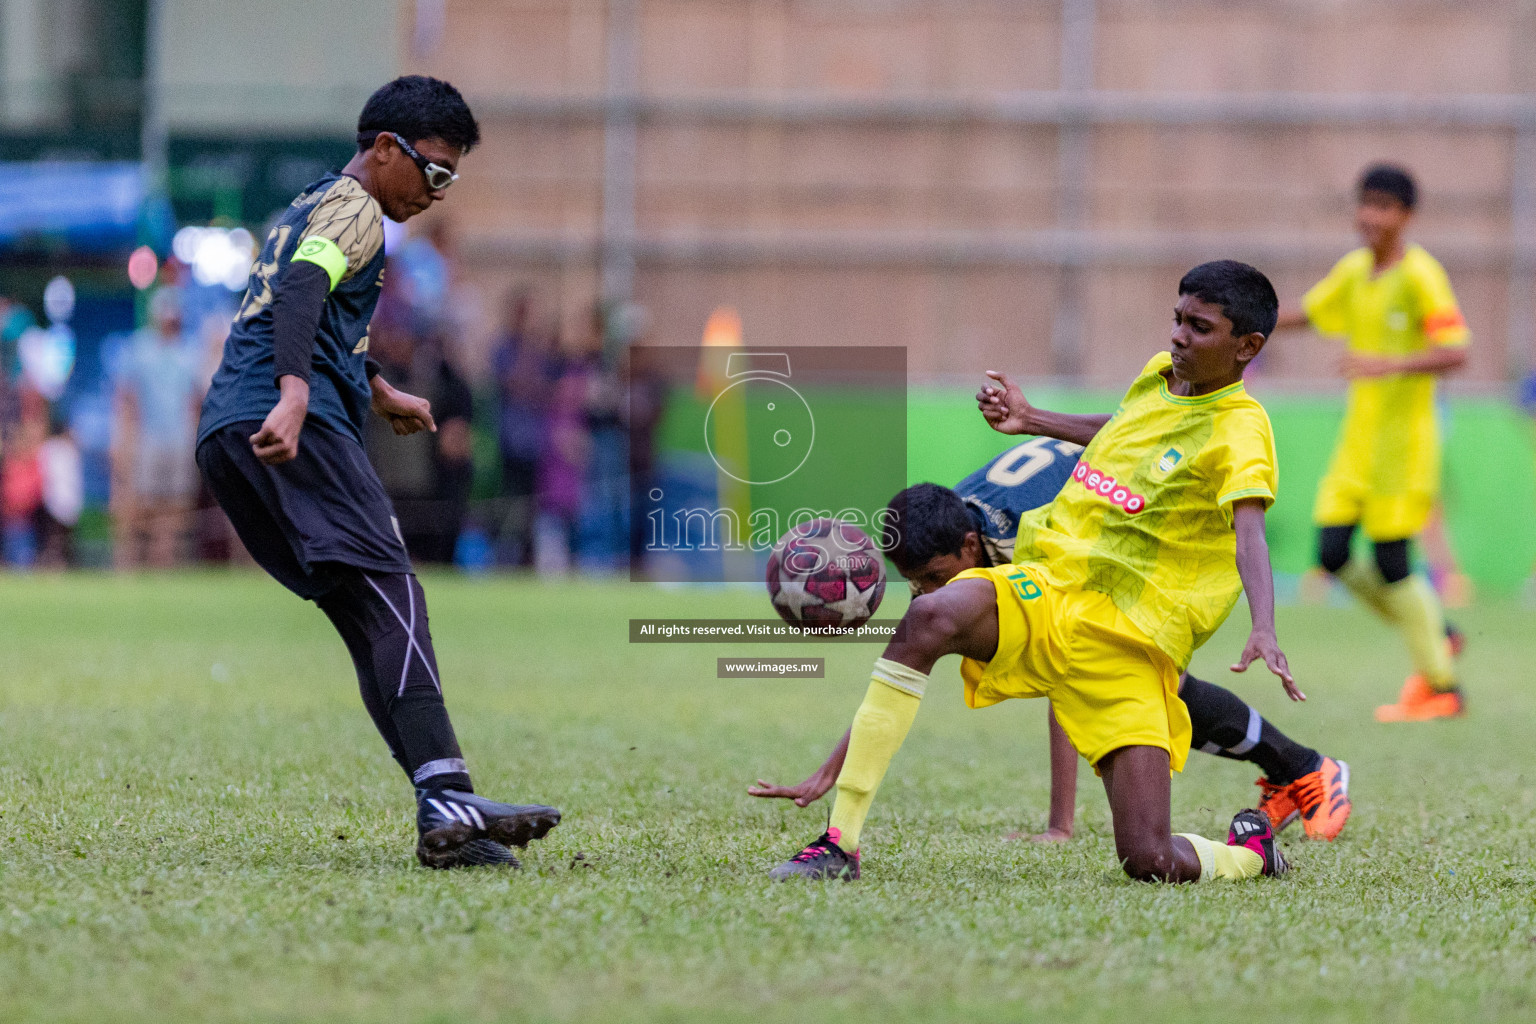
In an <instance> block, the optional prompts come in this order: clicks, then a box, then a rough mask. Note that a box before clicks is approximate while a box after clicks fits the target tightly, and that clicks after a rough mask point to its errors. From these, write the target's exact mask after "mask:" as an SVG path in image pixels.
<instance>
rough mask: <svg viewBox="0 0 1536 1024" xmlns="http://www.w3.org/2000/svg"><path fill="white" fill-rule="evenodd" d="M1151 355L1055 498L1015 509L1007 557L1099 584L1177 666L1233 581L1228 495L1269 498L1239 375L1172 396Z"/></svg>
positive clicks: (1235, 588)
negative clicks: (1224, 383) (1194, 393)
mask: <svg viewBox="0 0 1536 1024" xmlns="http://www.w3.org/2000/svg"><path fill="white" fill-rule="evenodd" d="M1171 363H1172V360H1171V359H1170V357H1169V355H1168V353H1167V352H1160V353H1158V354H1157V355H1156V356H1154V357H1152V359H1151V361H1150V362H1148V363H1147V365H1146V367H1145V368H1144V369H1143V370H1142V371H1141V375H1140V376H1139V377H1137V378H1136V381H1135V383H1133V384H1132V385H1131V388H1130V390H1129V391H1127V392H1126V393H1125V398H1124V399H1123V400H1122V401H1121V403H1120V408H1119V409H1117V410H1116V411H1115V415H1114V417H1113V418H1112V419H1111V420H1110V421H1109V422H1108V423H1107V424H1105V426H1104V429H1102V430H1100V431H1099V433H1098V435H1097V436H1096V437H1094V439H1093V443H1092V444H1090V445H1089V446H1088V448H1087V450H1086V451H1084V452H1083V456H1082V458H1081V459H1080V460H1079V461H1078V464H1077V468H1076V469H1075V470H1074V471H1073V473H1072V479H1071V480H1069V481H1068V482H1067V484H1066V486H1065V487H1063V488H1062V490H1061V493H1060V494H1059V495H1057V497H1056V500H1055V501H1054V502H1052V503H1051V504H1049V505H1046V506H1044V507H1042V508H1039V509H1036V510H1034V511H1032V512H1027V513H1025V514H1024V516H1023V517H1022V518H1021V519H1020V521H1019V536H1018V542H1017V545H1016V547H1015V549H1014V556H1013V560H1014V562H1016V563H1019V564H1029V565H1032V566H1033V567H1034V568H1036V569H1037V570H1038V571H1039V572H1040V573H1041V574H1042V575H1044V576H1045V577H1046V578H1047V579H1048V580H1050V581H1051V582H1052V583H1054V584H1056V585H1057V586H1061V587H1069V588H1070V587H1075V588H1079V589H1082V590H1093V591H1098V592H1099V593H1103V594H1107V595H1109V597H1110V598H1111V599H1112V600H1113V601H1114V603H1115V606H1116V607H1117V608H1119V609H1120V610H1121V611H1122V612H1123V613H1125V616H1126V617H1127V618H1128V619H1130V620H1131V621H1132V622H1133V623H1135V624H1136V626H1137V627H1138V628H1139V629H1141V630H1142V632H1144V633H1146V635H1147V637H1148V638H1149V639H1151V640H1152V642H1153V643H1155V644H1156V645H1157V646H1158V648H1160V649H1161V650H1162V651H1163V652H1164V653H1166V654H1167V655H1168V656H1169V657H1170V658H1171V659H1173V662H1174V664H1176V665H1178V666H1179V667H1180V668H1183V667H1184V666H1185V665H1187V664H1189V658H1190V655H1192V654H1193V653H1194V651H1195V649H1196V648H1197V647H1199V646H1200V645H1201V644H1203V643H1205V641H1206V640H1208V639H1209V638H1210V636H1211V634H1212V633H1214V632H1215V631H1216V629H1217V627H1218V626H1220V625H1221V624H1222V622H1223V621H1224V620H1225V619H1226V617H1227V614H1228V613H1229V612H1231V611H1232V606H1233V605H1235V604H1236V603H1237V598H1238V595H1239V594H1240V593H1241V592H1242V581H1241V580H1240V579H1239V578H1238V575H1237V536H1236V534H1235V533H1234V532H1233V528H1232V503H1233V502H1234V501H1237V500H1239V499H1242V498H1260V499H1262V500H1263V501H1264V504H1265V506H1266V507H1268V506H1269V505H1270V504H1272V503H1273V502H1274V500H1275V495H1276V493H1277V490H1278V486H1279V483H1278V473H1277V469H1276V464H1275V440H1274V434H1273V432H1272V431H1271V429H1270V425H1269V416H1268V415H1267V414H1266V413H1265V412H1264V407H1263V406H1262V405H1260V404H1259V403H1258V402H1257V401H1256V400H1255V399H1254V398H1253V397H1252V396H1250V395H1249V394H1248V393H1247V391H1246V390H1244V388H1243V384H1242V382H1241V381H1239V382H1237V383H1236V384H1232V385H1229V386H1228V387H1225V388H1222V389H1221V390H1220V391H1213V392H1211V393H1210V394H1208V395H1200V396H1198V397H1194V398H1184V397H1180V396H1178V395H1175V394H1173V393H1172V392H1170V391H1169V389H1168V378H1167V377H1166V376H1165V375H1164V374H1165V372H1166V371H1167V370H1168V369H1169V367H1170V365H1171Z"/></svg>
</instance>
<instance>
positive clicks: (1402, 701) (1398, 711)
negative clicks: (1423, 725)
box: [1376, 675, 1467, 722]
mask: <svg viewBox="0 0 1536 1024" xmlns="http://www.w3.org/2000/svg"><path fill="white" fill-rule="evenodd" d="M1466 709H1467V708H1466V703H1465V702H1464V701H1463V700H1462V699H1461V687H1459V686H1453V687H1451V688H1450V689H1449V690H1436V689H1435V688H1433V687H1432V686H1430V685H1429V681H1428V680H1427V679H1425V678H1424V677H1423V676H1421V675H1411V676H1409V677H1408V681H1407V682H1405V683H1404V684H1403V692H1402V693H1401V694H1399V695H1398V698H1397V703H1396V704H1383V705H1382V706H1381V707H1379V708H1377V709H1376V721H1378V722H1426V721H1428V720H1430V719H1431V718H1455V717H1457V716H1458V715H1460V714H1462V713H1463V712H1465V711H1466Z"/></svg>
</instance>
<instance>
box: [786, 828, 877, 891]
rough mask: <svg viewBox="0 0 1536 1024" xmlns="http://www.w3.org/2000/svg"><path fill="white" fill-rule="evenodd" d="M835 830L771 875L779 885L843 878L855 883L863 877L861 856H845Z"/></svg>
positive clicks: (823, 835) (825, 834) (829, 830)
mask: <svg viewBox="0 0 1536 1024" xmlns="http://www.w3.org/2000/svg"><path fill="white" fill-rule="evenodd" d="M836 832H837V829H835V828H829V829H827V831H825V832H823V833H822V834H821V837H820V838H819V839H817V840H816V841H815V842H814V843H812V844H811V845H810V846H807V847H806V848H805V849H803V850H801V851H800V852H799V853H797V854H795V855H794V856H793V857H791V858H790V859H789V860H787V861H785V862H784V863H783V864H780V865H779V866H778V867H776V868H774V869H773V870H772V871H770V872H768V877H769V878H771V879H773V880H774V881H775V882H782V881H784V880H785V879H786V878H841V879H842V880H843V881H845V882H852V881H854V880H855V879H857V878H858V877H859V852H858V851H857V850H855V851H854V852H853V853H844V852H843V848H842V847H841V846H838V845H837V840H838V838H839V837H838V836H837V835H835V834H834V833H836Z"/></svg>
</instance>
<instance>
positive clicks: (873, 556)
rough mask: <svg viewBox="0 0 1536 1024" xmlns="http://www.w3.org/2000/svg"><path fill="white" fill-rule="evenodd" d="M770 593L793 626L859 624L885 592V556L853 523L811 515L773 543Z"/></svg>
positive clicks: (786, 620) (769, 564) (774, 605)
mask: <svg viewBox="0 0 1536 1024" xmlns="http://www.w3.org/2000/svg"><path fill="white" fill-rule="evenodd" d="M768 595H769V596H770V597H771V598H772V599H773V608H774V610H775V611H776V612H778V613H779V617H780V618H782V619H783V620H784V621H785V622H787V623H789V624H790V625H791V626H860V625H863V624H864V623H865V622H867V621H869V617H870V616H871V615H873V614H875V609H877V608H879V607H880V598H882V597H884V596H885V557H884V556H883V555H882V554H881V553H880V549H879V548H877V547H875V543H874V541H872V540H870V539H869V536H868V535H867V534H865V532H864V531H863V530H861V529H859V528H858V527H857V526H853V525H851V524H849V523H845V522H843V521H841V520H838V519H812V520H811V521H810V522H807V523H801V524H800V525H799V526H796V527H795V528H793V529H792V530H790V531H789V532H788V533H786V534H785V535H784V536H782V537H780V538H779V542H778V544H776V545H774V548H773V554H772V555H770V556H769V558H768Z"/></svg>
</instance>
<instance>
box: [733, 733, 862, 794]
mask: <svg viewBox="0 0 1536 1024" xmlns="http://www.w3.org/2000/svg"><path fill="white" fill-rule="evenodd" d="M852 735H853V730H852V729H849V730H848V731H847V732H845V733H843V738H842V739H841V740H840V741H838V744H837V746H836V747H835V748H833V750H832V753H831V754H829V755H828V756H827V759H826V761H825V762H823V763H822V766H821V767H820V768H818V769H816V771H815V772H813V773H812V774H811V777H810V778H808V779H806V780H805V781H804V782H802V783H800V784H799V785H798V786H775V785H774V784H773V783H771V782H764V781H763V780H762V779H758V780H757V785H755V786H748V787H747V793H748V795H750V796H761V797H781V798H783V799H785V800H793V801H794V802H795V806H796V807H809V806H810V805H811V804H813V803H815V802H816V801H817V800H820V799H821V798H822V797H823V796H825V795H826V794H827V791H828V790H829V789H831V788H832V787H833V786H835V785H837V776H838V773H839V772H841V771H842V770H843V760H844V759H845V758H847V756H848V737H850V736H852Z"/></svg>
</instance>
